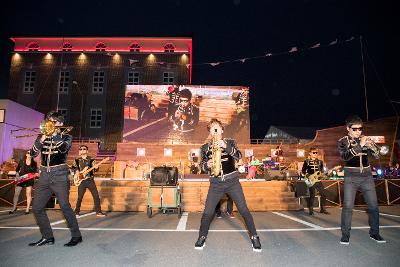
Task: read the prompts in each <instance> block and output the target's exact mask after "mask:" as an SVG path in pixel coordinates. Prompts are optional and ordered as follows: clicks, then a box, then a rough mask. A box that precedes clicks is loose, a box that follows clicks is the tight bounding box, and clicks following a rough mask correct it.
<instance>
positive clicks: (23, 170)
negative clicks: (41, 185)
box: [9, 151, 38, 214]
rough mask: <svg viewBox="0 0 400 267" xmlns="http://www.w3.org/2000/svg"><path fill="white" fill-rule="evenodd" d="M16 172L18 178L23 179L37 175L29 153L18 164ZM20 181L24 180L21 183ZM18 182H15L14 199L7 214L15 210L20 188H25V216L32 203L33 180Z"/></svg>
mask: <svg viewBox="0 0 400 267" xmlns="http://www.w3.org/2000/svg"><path fill="white" fill-rule="evenodd" d="M16 172H17V173H18V176H19V177H20V178H21V177H24V176H27V175H32V176H33V177H35V176H34V175H37V172H38V167H37V163H36V161H35V160H34V159H33V158H32V157H31V154H30V151H27V152H26V153H25V157H24V158H23V159H22V160H20V161H19V162H18V166H17V169H16ZM22 180H25V181H24V182H22ZM22 180H20V181H21V182H18V181H16V185H15V193H14V199H13V209H12V210H11V211H9V214H13V213H14V212H15V211H16V210H17V205H18V198H19V194H20V193H21V191H22V188H24V187H25V190H26V209H25V214H29V208H30V206H31V201H32V187H33V185H34V182H35V180H34V178H31V179H27V178H25V179H22Z"/></svg>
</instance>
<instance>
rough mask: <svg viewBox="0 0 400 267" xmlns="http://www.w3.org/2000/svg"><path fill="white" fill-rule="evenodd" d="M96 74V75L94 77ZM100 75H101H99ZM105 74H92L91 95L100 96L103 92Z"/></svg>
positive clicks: (98, 72) (102, 72)
mask: <svg viewBox="0 0 400 267" xmlns="http://www.w3.org/2000/svg"><path fill="white" fill-rule="evenodd" d="M96 73H97V74H98V75H97V76H96ZM100 74H102V75H100ZM104 83H105V73H104V71H98V70H96V71H94V72H93V83H92V94H96V95H102V94H103V92H104Z"/></svg>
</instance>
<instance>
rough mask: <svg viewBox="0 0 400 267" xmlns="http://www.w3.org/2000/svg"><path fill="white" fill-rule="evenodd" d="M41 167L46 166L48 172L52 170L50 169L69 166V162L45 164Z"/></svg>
mask: <svg viewBox="0 0 400 267" xmlns="http://www.w3.org/2000/svg"><path fill="white" fill-rule="evenodd" d="M40 167H41V168H46V171H47V172H50V170H54V169H57V168H60V167H68V165H67V163H63V164H58V165H51V166H43V165H40Z"/></svg>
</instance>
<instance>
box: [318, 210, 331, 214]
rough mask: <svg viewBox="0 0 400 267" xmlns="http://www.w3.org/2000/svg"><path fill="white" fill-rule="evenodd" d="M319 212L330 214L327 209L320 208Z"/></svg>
mask: <svg viewBox="0 0 400 267" xmlns="http://www.w3.org/2000/svg"><path fill="white" fill-rule="evenodd" d="M319 213H322V214H330V213H329V212H328V211H327V210H321V211H320V212H319Z"/></svg>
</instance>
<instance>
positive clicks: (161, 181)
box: [150, 166, 178, 186]
mask: <svg viewBox="0 0 400 267" xmlns="http://www.w3.org/2000/svg"><path fill="white" fill-rule="evenodd" d="M177 182H178V168H177V167H165V166H163V167H155V168H154V170H152V171H151V179H150V185H166V186H175V185H176V184H177Z"/></svg>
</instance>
